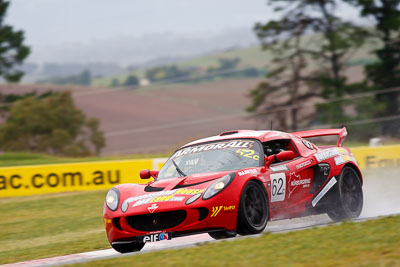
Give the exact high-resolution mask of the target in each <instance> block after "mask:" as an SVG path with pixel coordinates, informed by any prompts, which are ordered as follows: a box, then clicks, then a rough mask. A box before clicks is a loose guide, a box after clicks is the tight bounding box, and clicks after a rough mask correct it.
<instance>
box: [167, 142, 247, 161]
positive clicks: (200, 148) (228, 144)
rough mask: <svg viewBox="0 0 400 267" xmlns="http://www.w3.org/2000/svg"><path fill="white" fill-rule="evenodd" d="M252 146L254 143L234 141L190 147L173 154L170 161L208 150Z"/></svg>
mask: <svg viewBox="0 0 400 267" xmlns="http://www.w3.org/2000/svg"><path fill="white" fill-rule="evenodd" d="M253 144H254V141H247V140H234V141H228V142H218V143H212V144H204V145H198V146H191V147H188V148H184V149H181V150H178V151H176V152H175V154H174V155H172V157H171V159H174V158H176V157H181V156H183V155H187V154H193V153H197V152H201V151H209V150H216V149H226V148H251V147H252V146H253Z"/></svg>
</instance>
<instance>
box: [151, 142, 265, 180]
mask: <svg viewBox="0 0 400 267" xmlns="http://www.w3.org/2000/svg"><path fill="white" fill-rule="evenodd" d="M262 151H263V150H262V147H261V144H260V143H259V142H258V141H257V140H252V139H250V140H249V139H240V140H239V139H234V140H224V141H220V142H212V143H205V144H199V145H195V146H190V147H185V148H182V149H179V150H177V151H176V152H175V153H174V154H173V155H172V156H171V157H170V158H169V159H168V160H167V162H166V163H165V164H164V166H163V167H162V168H161V170H160V172H159V174H158V178H157V180H163V179H169V178H173V177H179V176H188V175H192V174H196V173H207V172H221V171H233V170H240V169H244V168H250V167H259V166H262V163H263V161H264V154H263V152H262Z"/></svg>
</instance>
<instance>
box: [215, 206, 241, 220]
mask: <svg viewBox="0 0 400 267" xmlns="http://www.w3.org/2000/svg"><path fill="white" fill-rule="evenodd" d="M221 210H223V211H224V213H232V212H235V210H236V206H235V205H231V206H215V207H212V208H211V217H216V216H217V215H218V214H219V212H220V211H221Z"/></svg>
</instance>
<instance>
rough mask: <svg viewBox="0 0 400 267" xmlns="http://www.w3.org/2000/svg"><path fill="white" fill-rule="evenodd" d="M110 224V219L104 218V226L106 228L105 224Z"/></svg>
mask: <svg viewBox="0 0 400 267" xmlns="http://www.w3.org/2000/svg"><path fill="white" fill-rule="evenodd" d="M110 223H111V219H107V218H106V217H104V226H107V224H110Z"/></svg>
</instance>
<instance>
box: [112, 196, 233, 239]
mask: <svg viewBox="0 0 400 267" xmlns="http://www.w3.org/2000/svg"><path fill="white" fill-rule="evenodd" d="M237 203H238V201H237V200H235V199H234V198H227V197H226V196H225V194H220V195H217V196H215V197H214V198H212V199H210V200H206V201H203V200H198V201H196V202H195V203H192V204H190V205H185V204H180V205H172V204H169V203H163V204H161V203H160V204H159V208H158V209H157V212H153V213H150V212H149V211H148V210H147V207H143V208H142V209H133V210H132V211H129V210H128V212H126V213H122V212H118V211H117V212H112V211H110V210H108V209H107V208H105V214H104V222H105V227H106V232H107V236H108V239H109V241H110V243H113V242H129V241H131V242H136V241H137V237H139V236H144V235H148V234H153V233H158V232H167V233H169V234H171V236H172V237H179V236H185V235H190V234H197V233H203V232H211V231H215V230H227V231H232V230H235V229H236V219H237V209H238V205H237ZM214 204H215V205H214Z"/></svg>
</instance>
